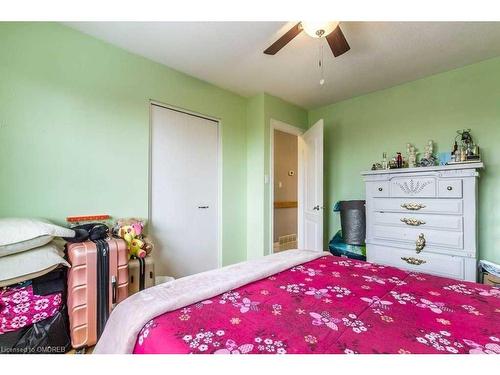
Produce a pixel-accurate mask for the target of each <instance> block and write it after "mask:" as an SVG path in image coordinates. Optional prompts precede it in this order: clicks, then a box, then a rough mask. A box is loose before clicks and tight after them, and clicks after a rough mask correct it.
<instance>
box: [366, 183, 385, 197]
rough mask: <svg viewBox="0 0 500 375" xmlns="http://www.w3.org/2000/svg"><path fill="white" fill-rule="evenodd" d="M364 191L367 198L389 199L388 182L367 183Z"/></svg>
mask: <svg viewBox="0 0 500 375" xmlns="http://www.w3.org/2000/svg"><path fill="white" fill-rule="evenodd" d="M366 189H367V191H366V194H367V195H368V196H369V197H389V181H380V182H368V183H367V184H366Z"/></svg>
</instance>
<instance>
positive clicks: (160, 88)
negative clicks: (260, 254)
mask: <svg viewBox="0 0 500 375" xmlns="http://www.w3.org/2000/svg"><path fill="white" fill-rule="evenodd" d="M0 51H1V52H0V54H1V55H0V181H1V182H0V199H1V200H0V216H41V217H47V218H49V219H52V220H54V221H56V222H63V221H64V218H65V217H66V216H67V215H71V214H86V213H109V214H111V215H112V216H115V217H126V216H132V215H133V216H139V217H147V213H148V137H149V100H150V99H154V100H157V101H160V102H164V103H167V104H170V105H174V106H178V107H182V108H186V109H189V110H191V111H196V112H199V113H203V114H206V115H209V116H213V117H217V118H220V119H221V130H222V150H223V185H222V189H223V196H224V199H223V238H222V245H223V262H224V264H229V263H233V262H236V261H241V260H244V259H245V257H246V249H245V243H246V199H245V197H246V160H247V155H246V133H245V128H246V105H247V100H246V99H245V98H243V97H240V96H238V95H236V94H233V93H231V92H228V91H226V90H222V89H220V88H217V87H215V86H213V85H211V84H208V83H206V82H203V81H200V80H198V79H195V78H192V77H190V76H187V75H185V74H182V73H180V72H177V71H175V70H172V69H169V68H167V67H165V66H163V65H161V64H157V63H154V62H152V61H150V60H147V59H145V58H142V57H139V56H137V55H133V54H130V53H128V52H126V51H124V50H121V49H119V48H116V47H114V46H112V45H109V44H107V43H104V42H101V41H99V40H97V39H95V38H92V37H89V36H88V35H85V34H82V33H80V32H77V31H74V30H72V29H70V28H68V27H65V26H63V25H60V24H53V23H0Z"/></svg>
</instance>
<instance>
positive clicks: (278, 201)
mask: <svg viewBox="0 0 500 375" xmlns="http://www.w3.org/2000/svg"><path fill="white" fill-rule="evenodd" d="M271 124H272V126H271V140H272V144H271V148H272V153H271V154H272V158H271V159H272V160H271V166H272V174H271V176H272V177H271V178H272V180H271V181H272V184H271V189H272V195H271V196H272V201H271V202H272V208H271V210H272V225H271V239H272V249H273V252H274V253H276V252H280V251H284V250H289V249H296V248H297V247H298V242H297V241H298V233H299V228H298V226H299V224H298V207H299V203H298V202H299V135H300V134H301V133H302V131H301V130H300V129H298V128H295V127H293V126H290V125H287V124H284V123H281V122H278V121H274V120H273V121H272V122H271Z"/></svg>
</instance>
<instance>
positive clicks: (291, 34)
mask: <svg viewBox="0 0 500 375" xmlns="http://www.w3.org/2000/svg"><path fill="white" fill-rule="evenodd" d="M301 31H302V26H301V24H300V22H299V23H298V24H296V25H295V26H294V27H292V28H291V29H290V30H288V31H287V32H286V33H285V34H284V35H283V36H282V37H281V38H279V39H278V40H277V41H276V42H274V43H273V44H271V46H270V47H269V48H267V49H266V50H265V51H264V53H265V54H266V55H275V54H276V52H278V51H279V50H280V49H282V48H283V47H284V46H286V45H287V44H288V43H289V42H290V41H291V40H292V39H293V38H295V37H296V36H297V35H299V34H300V32H301Z"/></svg>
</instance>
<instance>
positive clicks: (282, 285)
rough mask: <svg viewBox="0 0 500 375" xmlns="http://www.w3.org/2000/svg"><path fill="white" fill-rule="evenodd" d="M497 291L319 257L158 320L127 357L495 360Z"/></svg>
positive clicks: (499, 331)
mask: <svg viewBox="0 0 500 375" xmlns="http://www.w3.org/2000/svg"><path fill="white" fill-rule="evenodd" d="M499 292H500V291H499V290H498V289H495V288H492V287H489V286H487V285H481V284H475V283H469V282H464V281H457V280H452V279H447V278H442V277H437V276H431V275H427V274H419V273H411V272H406V271H403V270H400V269H397V268H393V267H384V266H379V265H375V264H371V263H367V262H361V261H356V260H350V259H345V258H337V257H330V256H325V257H322V258H319V259H316V260H314V261H311V262H308V263H305V264H302V265H299V266H296V267H293V268H291V269H289V270H286V271H283V272H280V273H278V274H276V275H273V276H271V277H268V278H266V279H263V280H259V281H256V282H253V283H250V284H247V285H245V286H243V287H241V288H238V289H236V290H232V291H228V292H226V293H224V294H222V295H219V296H217V297H214V298H211V299H209V300H206V301H201V302H198V303H196V304H193V305H190V306H186V307H184V308H182V309H179V310H175V311H172V312H168V313H165V314H163V315H160V316H158V317H157V318H155V319H153V320H151V321H150V322H149V323H147V324H146V325H145V326H144V327H143V328H142V330H141V332H140V333H139V335H138V338H137V342H136V345H135V349H134V353H200V354H208V353H211V354H247V353H252V354H257V353H263V354H287V353H289V354H290V353H347V354H355V353H399V354H409V353H488V354H500V293H499Z"/></svg>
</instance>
